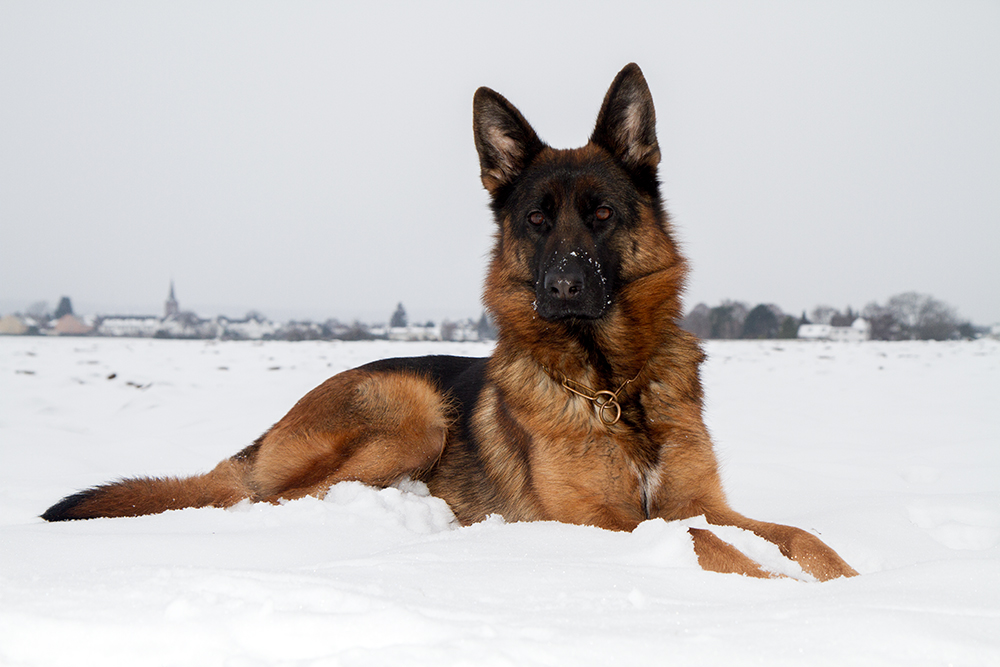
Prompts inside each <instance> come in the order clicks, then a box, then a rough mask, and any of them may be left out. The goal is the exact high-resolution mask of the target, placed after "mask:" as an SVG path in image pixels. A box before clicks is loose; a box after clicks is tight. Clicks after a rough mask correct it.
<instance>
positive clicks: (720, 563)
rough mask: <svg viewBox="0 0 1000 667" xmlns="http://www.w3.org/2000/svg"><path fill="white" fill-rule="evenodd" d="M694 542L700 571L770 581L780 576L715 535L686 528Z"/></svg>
mask: <svg viewBox="0 0 1000 667" xmlns="http://www.w3.org/2000/svg"><path fill="white" fill-rule="evenodd" d="M688 532H689V533H690V534H691V538H692V539H693V540H694V553H695V555H697V556H698V565H700V566H701V569H703V570H708V571H710V572H723V573H731V574H743V575H746V576H748V577H758V578H761V579H770V578H775V577H780V575H777V574H772V573H770V572H767V571H766V570H764V569H763V568H761V566H760V565H758V564H757V563H756V562H755V561H754V560H752V559H751V558H750V557H749V556H747V555H746V554H744V553H743V552H742V551H740V550H739V549H737V548H736V547H734V546H733V545H731V544H729V543H728V542H724V541H722V540H721V539H720V538H719V537H718V536H717V535H716V534H715V533H713V532H712V531H710V530H704V529H702V528H688Z"/></svg>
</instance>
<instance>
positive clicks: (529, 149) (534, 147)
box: [473, 64, 682, 335]
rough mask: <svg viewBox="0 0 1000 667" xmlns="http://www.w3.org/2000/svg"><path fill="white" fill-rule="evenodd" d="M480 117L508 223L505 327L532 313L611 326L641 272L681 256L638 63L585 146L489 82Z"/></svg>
mask: <svg viewBox="0 0 1000 667" xmlns="http://www.w3.org/2000/svg"><path fill="white" fill-rule="evenodd" d="M473 126H474V130H475V140H476V148H477V150H478V151H479V162H480V167H481V176H482V181H483V185H484V186H485V187H486V189H487V191H488V192H489V194H490V197H491V202H492V208H493V212H494V215H495V218H496V221H497V223H498V226H499V228H498V231H497V237H496V246H495V247H494V250H493V263H492V266H491V270H490V275H489V277H488V279H487V289H486V302H487V306H488V307H489V308H490V310H491V311H492V312H493V314H494V317H496V318H497V321H498V324H499V325H500V331H501V335H503V333H504V330H505V327H506V328H510V327H511V325H514V326H515V327H516V325H517V322H518V321H520V322H521V323H522V324H524V325H527V324H528V322H527V321H526V318H527V319H531V320H534V321H536V323H537V320H539V319H540V320H541V321H542V322H543V323H549V324H552V325H554V326H555V325H560V324H561V325H565V326H570V327H573V328H575V329H580V328H588V327H589V328H594V327H601V326H604V325H606V323H607V321H608V320H609V318H611V317H612V316H613V315H615V314H622V313H621V306H622V303H621V302H622V296H623V291H624V290H627V289H628V287H629V285H630V284H631V283H633V282H635V281H637V280H641V279H642V278H643V277H644V276H648V275H650V274H652V273H655V272H658V271H662V270H663V269H664V268H667V267H670V266H674V265H676V264H678V263H679V262H680V259H679V257H678V255H677V252H676V248H675V246H674V244H673V242H672V240H671V238H670V233H669V227H668V223H667V218H666V214H665V213H664V212H663V209H662V204H661V199H660V193H659V184H658V181H657V174H656V172H657V165H658V164H659V161H660V149H659V145H658V143H657V141H656V116H655V112H654V110H653V100H652V97H651V95H650V93H649V88H648V86H647V85H646V80H645V78H644V77H643V75H642V71H641V70H640V69H639V67H638V66H637V65H635V64H630V65H628V66H626V67H625V68H624V69H623V70H622V71H621V72H620V73H619V74H618V76H617V77H615V80H614V82H613V83H612V84H611V87H610V88H609V90H608V92H607V95H606V96H605V98H604V104H603V105H602V106H601V110H600V113H599V114H598V117H597V124H596V126H595V128H594V132H593V134H592V135H591V137H590V141H589V143H587V145H586V146H583V147H582V148H577V149H571V150H557V149H553V148H550V147H549V146H547V145H546V144H545V143H543V142H542V141H541V140H540V139H539V138H538V135H537V134H536V133H535V131H534V130H533V129H532V127H531V126H530V125H529V124H528V122H527V121H526V120H525V119H524V116H522V115H521V113H520V112H519V111H518V110H517V109H516V108H514V106H513V105H512V104H511V103H510V102H508V101H507V100H506V99H505V98H504V97H503V96H501V95H500V94H498V93H496V92H494V91H493V90H490V89H489V88H480V89H479V90H478V91H476V95H475V99H474V117H473ZM679 271H680V272H681V273H682V269H679ZM681 280H682V276H681V277H679V278H678V280H676V281H675V282H676V285H674V287H672V288H671V289H672V291H673V292H675V293H676V292H677V291H679V287H680V281H681ZM660 296H661V297H662V298H667V297H668V296H671V295H660ZM672 296H675V297H676V294H674V295H672ZM661 300H662V299H661ZM625 315H626V316H627V313H625ZM522 328H523V327H522ZM533 328H534V329H535V330H536V331H539V332H540V331H541V330H544V329H545V328H546V327H541V329H539V328H538V327H537V326H536V327H533Z"/></svg>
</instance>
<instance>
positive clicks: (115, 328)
mask: <svg viewBox="0 0 1000 667" xmlns="http://www.w3.org/2000/svg"><path fill="white" fill-rule="evenodd" d="M162 328H163V320H161V319H160V318H159V317H156V316H154V315H111V316H108V317H102V318H100V321H99V322H98V324H97V333H99V334H101V335H102V336H138V337H151V336H155V335H156V332H158V331H159V330H160V329H162Z"/></svg>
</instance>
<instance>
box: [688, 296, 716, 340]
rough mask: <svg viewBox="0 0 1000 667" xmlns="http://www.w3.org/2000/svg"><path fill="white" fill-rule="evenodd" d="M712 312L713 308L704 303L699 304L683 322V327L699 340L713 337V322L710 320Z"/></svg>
mask: <svg viewBox="0 0 1000 667" xmlns="http://www.w3.org/2000/svg"><path fill="white" fill-rule="evenodd" d="M711 312H712V309H711V308H709V307H708V306H707V305H705V304H704V303H699V304H698V305H697V306H695V307H694V308H692V309H691V311H690V312H689V313H688V314H687V316H686V317H685V318H684V319H683V320H682V321H681V327H683V328H684V329H685V330H687V331H690V332H691V333H693V334H694V335H695V336H697V337H698V338H708V337H709V336H711V335H712V322H711V320H710V319H709V316H710V314H711Z"/></svg>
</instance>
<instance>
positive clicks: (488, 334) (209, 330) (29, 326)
mask: <svg viewBox="0 0 1000 667" xmlns="http://www.w3.org/2000/svg"><path fill="white" fill-rule="evenodd" d="M0 335H9V336H17V335H21V336H28V335H51V336H110V337H132V338H186V339H217V340H400V341H407V340H409V341H416V340H441V341H478V340H491V339H492V338H494V337H495V335H496V334H495V330H494V328H493V326H492V324H491V323H490V322H489V319H488V318H487V317H486V316H485V315H483V316H482V317H480V318H479V320H473V319H467V320H461V321H455V322H452V321H448V320H445V321H443V322H441V323H439V324H435V323H434V322H426V323H423V324H418V323H411V322H409V319H408V318H407V316H406V310H405V309H404V308H403V304H399V305H398V306H397V307H396V311H395V312H394V313H393V315H392V318H391V319H390V321H389V323H388V324H377V325H369V324H365V323H362V322H353V323H350V324H345V323H342V322H340V321H338V320H336V319H329V320H327V321H325V322H321V323H320V322H311V321H289V322H284V323H277V322H273V321H271V320H270V319H268V318H267V317H265V316H264V315H261V314H260V313H257V312H250V313H247V315H246V316H245V317H243V318H242V319H236V318H231V317H226V316H224V315H219V316H216V317H214V318H211V319H204V318H202V317H199V316H198V315H196V314H195V313H193V312H191V311H184V310H181V308H180V304H179V303H178V301H177V297H176V296H175V292H174V284H173V282H171V283H170V292H169V294H168V296H167V300H166V303H165V304H164V307H163V314H162V315H95V316H83V315H77V314H75V313H74V312H73V306H72V302H71V301H70V299H69V297H63V298H62V299H61V300H60V302H59V306H58V307H57V308H56V311H55V313H54V314H52V315H49V314H47V313H27V314H25V313H16V314H8V315H4V316H2V317H0Z"/></svg>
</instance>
